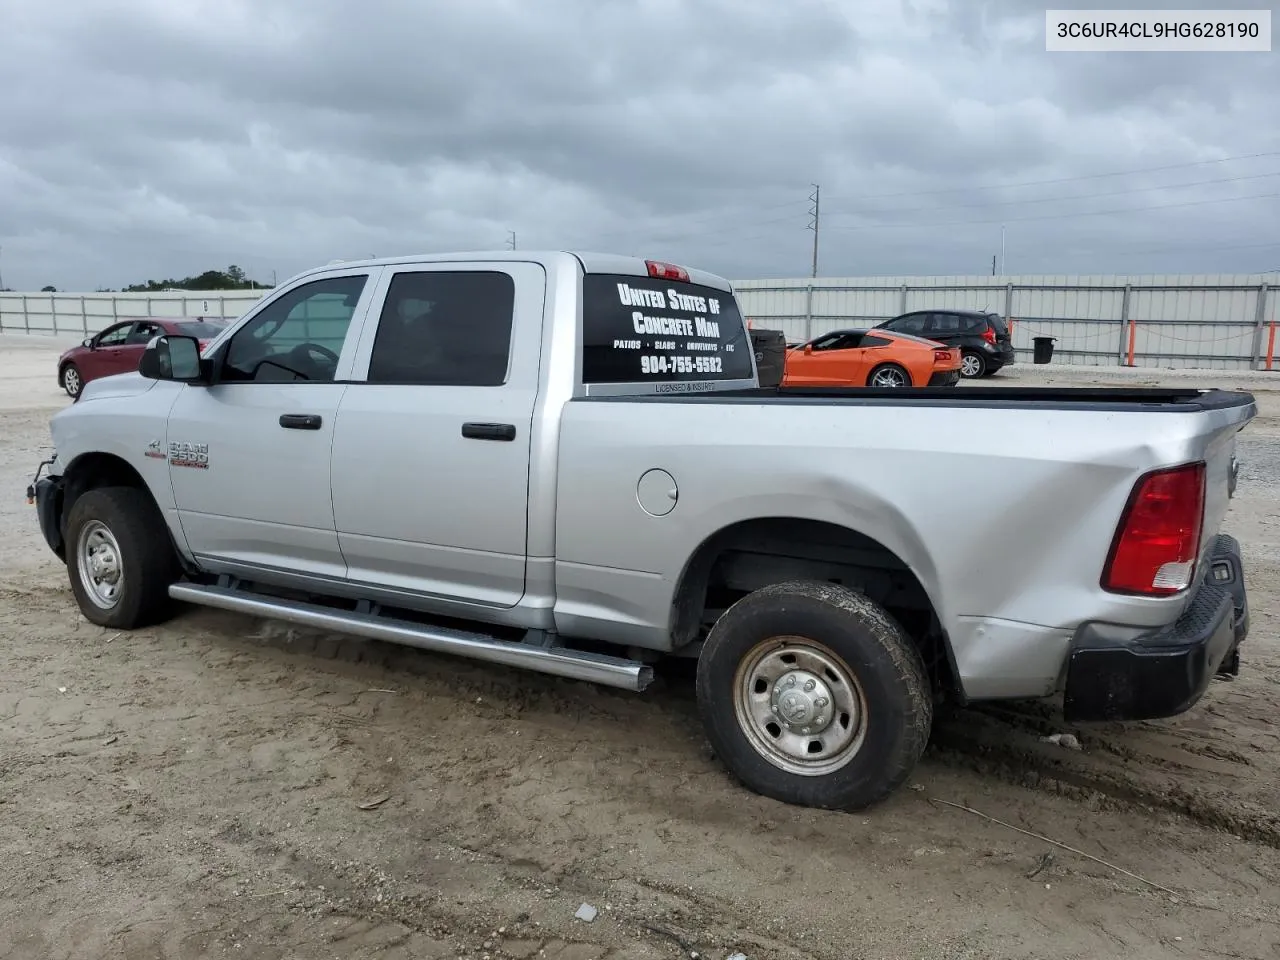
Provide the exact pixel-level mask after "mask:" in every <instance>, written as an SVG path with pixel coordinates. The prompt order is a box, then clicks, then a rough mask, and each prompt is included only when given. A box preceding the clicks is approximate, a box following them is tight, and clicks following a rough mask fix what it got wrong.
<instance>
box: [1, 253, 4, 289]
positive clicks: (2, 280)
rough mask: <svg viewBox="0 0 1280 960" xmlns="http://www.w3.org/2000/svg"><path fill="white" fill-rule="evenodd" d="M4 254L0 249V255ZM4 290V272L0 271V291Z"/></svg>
mask: <svg viewBox="0 0 1280 960" xmlns="http://www.w3.org/2000/svg"><path fill="white" fill-rule="evenodd" d="M3 253H4V247H0V254H3ZM3 289H4V270H0V290H3Z"/></svg>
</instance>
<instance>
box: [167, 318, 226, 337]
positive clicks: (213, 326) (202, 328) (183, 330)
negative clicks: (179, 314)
mask: <svg viewBox="0 0 1280 960" xmlns="http://www.w3.org/2000/svg"><path fill="white" fill-rule="evenodd" d="M226 328H227V325H226V324H225V323H218V322H217V321H216V320H199V321H192V322H190V323H180V324H178V325H177V330H178V333H180V334H181V335H182V336H184V337H195V338H196V339H197V340H212V339H213V338H214V337H216V336H217V335H218V334H220V333H221V332H222V331H223V330H225V329H226Z"/></svg>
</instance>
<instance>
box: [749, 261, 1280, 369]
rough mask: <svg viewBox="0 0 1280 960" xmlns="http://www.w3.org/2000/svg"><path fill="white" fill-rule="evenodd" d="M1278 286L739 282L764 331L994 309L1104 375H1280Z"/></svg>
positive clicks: (1082, 280)
mask: <svg viewBox="0 0 1280 960" xmlns="http://www.w3.org/2000/svg"><path fill="white" fill-rule="evenodd" d="M1278 281H1280V277H1277V276H1274V275H1272V276H1268V275H1261V274H1235V275H1229V274H1228V275H1211V276H1144V277H1123V276H1116V277H1107V276H1077V277H1066V276H1056V277H1055V276H1036V277H1030V276H1024V277H985V276H979V277H858V278H852V279H847V280H833V279H823V278H818V279H816V280H747V281H743V282H740V283H738V284H736V285H735V286H736V288H737V291H738V302H739V304H740V305H741V307H742V310H743V313H744V314H745V315H746V316H748V317H750V318H751V319H752V320H753V322H754V325H755V326H756V327H757V328H772V329H780V330H783V331H785V333H786V335H787V338H788V339H790V340H807V339H809V338H810V337H815V336H818V335H820V334H823V333H826V332H827V331H829V330H838V329H841V328H843V327H852V328H856V327H865V326H870V325H872V324H875V323H878V322H879V321H881V320H887V319H888V318H890V317H894V316H897V315H898V314H900V313H906V312H908V311H911V310H927V309H930V308H940V309H941V308H946V307H953V308H964V309H971V310H982V309H986V310H991V311H992V312H994V313H999V314H1001V315H1002V316H1004V317H1005V318H1006V319H1007V320H1008V321H1009V323H1010V326H1011V328H1012V330H1013V340H1014V347H1015V349H1016V350H1017V351H1018V352H1019V354H1020V355H1022V356H1027V357H1029V356H1030V354H1031V346H1032V338H1034V337H1053V338H1054V339H1055V340H1056V341H1057V342H1056V343H1055V345H1054V360H1055V362H1057V361H1061V362H1065V363H1074V364H1087V365H1098V366H1115V365H1121V364H1123V365H1131V366H1139V367H1145V366H1152V367H1155V366H1158V367H1200V368H1209V369H1219V370H1248V369H1262V368H1266V369H1276V370H1280V354H1276V355H1275V356H1274V359H1273V360H1272V362H1271V363H1270V364H1268V362H1267V358H1268V356H1270V355H1273V354H1275V351H1276V350H1277V349H1280V344H1277V343H1276V340H1277V339H1278V338H1277V336H1276V333H1275V325H1276V301H1277V291H1276V290H1275V289H1274V287H1275V286H1276V284H1277V282H1278Z"/></svg>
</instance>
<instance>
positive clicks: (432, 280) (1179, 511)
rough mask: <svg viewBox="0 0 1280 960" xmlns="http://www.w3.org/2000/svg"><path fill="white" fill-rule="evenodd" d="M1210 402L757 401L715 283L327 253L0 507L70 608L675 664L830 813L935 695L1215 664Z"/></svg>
mask: <svg viewBox="0 0 1280 960" xmlns="http://www.w3.org/2000/svg"><path fill="white" fill-rule="evenodd" d="M1255 412H1256V408H1255V405H1254V401H1253V398H1252V397H1251V396H1250V395H1249V394H1246V393H1235V392H1222V391H1202V390H1120V389H1114V390H1100V389H1034V388H1025V389H1019V388H1005V389H999V388H994V389H993V388H982V387H968V386H965V387H960V388H955V389H939V388H932V389H899V390H884V389H778V388H770V389H763V388H760V387H759V386H758V385H757V381H756V370H755V363H754V359H753V354H752V350H751V347H750V339H749V336H748V332H747V330H746V327H745V325H744V322H743V318H742V316H741V314H740V312H739V308H738V305H737V303H736V302H735V299H734V295H733V290H732V287H731V286H730V284H729V283H727V282H726V281H725V280H722V279H721V278H719V277H716V276H712V275H710V274H707V273H702V272H698V271H694V270H686V269H684V268H681V267H678V266H673V265H671V264H667V263H660V262H655V261H647V260H642V259H634V258H629V257H617V256H605V255H594V254H591V255H588V254H571V253H547V254H538V253H527V252H523V251H521V252H518V253H516V252H508V253H500V254H499V253H494V254H489V253H485V254H457V255H443V256H426V257H406V258H402V259H385V260H372V261H366V262H351V263H337V264H331V265H329V266H327V267H324V268H321V269H316V270H312V271H309V272H307V273H303V274H301V275H299V276H297V277H294V278H293V279H291V280H289V281H288V282H287V283H285V284H284V285H282V286H281V287H279V288H277V289H275V290H273V291H271V292H270V293H269V294H268V295H267V296H265V297H264V298H263V299H262V300H261V301H260V302H259V303H258V304H256V305H255V306H254V308H253V309H252V310H251V311H250V312H249V313H248V314H246V315H245V316H244V317H242V318H241V319H240V320H239V321H237V322H235V323H233V324H231V325H229V326H228V328H227V329H226V330H225V331H224V332H223V333H222V334H221V335H220V336H219V337H218V338H217V339H216V340H214V341H213V342H212V343H210V344H208V345H207V347H206V348H205V349H204V351H203V353H201V352H200V351H199V348H198V345H197V342H196V341H195V340H192V339H190V338H185V337H180V336H164V337H159V338H158V339H156V340H155V341H153V342H152V343H151V344H150V345H149V347H148V348H147V351H146V353H145V354H144V355H143V358H142V360H141V362H140V364H139V370H138V373H133V374H121V375H118V376H114V377H109V378H106V379H102V380H99V381H96V382H94V383H91V384H89V385H88V386H87V387H86V388H85V390H84V392H83V394H82V395H81V397H80V398H79V400H78V402H76V403H75V404H74V405H71V406H69V407H68V408H67V409H65V410H63V411H61V412H59V413H58V414H57V415H56V416H55V417H54V418H53V421H52V434H53V440H54V446H55V450H56V453H55V455H54V458H53V459H52V460H51V461H46V464H42V469H43V467H44V466H46V465H47V466H48V467H49V469H48V474H47V475H45V476H41V472H42V471H41V470H37V473H36V480H35V482H33V484H32V487H31V489H30V490H29V496H31V497H32V498H33V499H34V500H35V502H36V504H37V507H38V515H39V520H40V526H41V529H42V531H43V534H44V537H45V539H46V540H47V541H48V544H49V546H50V547H51V548H52V549H53V550H54V551H55V552H56V553H57V554H58V556H60V557H62V558H64V560H65V561H66V564H67V568H68V573H69V578H70V583H71V589H72V591H73V593H74V595H75V598H76V601H77V602H78V604H79V607H80V610H81V612H82V613H83V614H84V616H85V617H86V618H87V619H88V620H90V621H92V622H93V623H96V624H101V625H104V626H107V627H110V628H113V629H130V628H135V627H140V626H143V625H145V624H150V623H154V622H157V621H159V620H161V619H162V618H164V617H167V616H169V615H170V613H171V610H172V606H173V601H183V602H188V603H195V604H206V605H209V606H213V607H221V608H223V609H227V610H233V611H240V612H243V613H246V614H251V615H256V616H262V617H271V618H278V619H281V620H286V621H291V622H294V623H297V624H304V625H309V626H312V627H316V628H320V629H323V630H330V631H339V632H343V633H347V634H352V635H357V636H362V637H367V638H376V639H379V640H385V641H393V642H397V643H404V644H410V645H413V646H417V647H422V648H425V649H428V650H433V651H441V652H445V653H451V654H457V655H461V656H466V657H473V658H476V659H479V660H485V661H489V662H493V663H500V664H505V665H509V666H517V667H525V668H529V669H532V670H540V671H544V672H546V673H551V674H558V675H561V676H565V677H573V678H578V679H582V680H589V681H595V682H598V683H604V684H611V685H614V686H618V687H623V688H628V689H633V690H640V689H643V688H644V687H645V686H646V684H648V683H649V682H650V680H651V679H652V677H653V665H654V664H655V663H656V662H657V661H659V660H660V659H661V658H662V657H663V656H664V655H668V656H684V657H696V658H697V685H696V689H697V700H698V706H699V710H700V713H701V716H702V719H703V723H704V726H705V730H706V734H707V736H708V738H709V739H710V741H711V743H712V745H713V747H714V749H715V751H716V753H717V755H718V756H719V757H720V758H721V760H722V761H723V763H724V764H725V766H726V767H727V768H728V769H729V771H731V772H732V773H733V774H734V775H735V776H736V777H738V778H739V779H740V780H741V781H742V782H743V783H744V784H746V785H747V786H748V787H749V788H751V789H753V790H755V791H757V792H759V793H762V794H765V795H767V796H770V797H774V798H777V799H779V800H783V801H787V802H791V803H797V804H805V805H812V806H821V807H839V808H845V809H857V808H860V807H865V806H866V805H868V804H871V803H873V802H875V801H877V800H878V799H880V798H883V797H884V796H886V795H887V794H888V793H889V792H891V791H892V790H893V789H894V788H895V787H897V786H898V785H900V784H901V783H902V782H903V780H904V779H905V778H906V777H907V776H908V774H909V773H910V771H911V769H912V767H913V765H914V764H915V763H916V761H917V760H918V758H919V757H920V755H921V752H922V751H923V749H924V747H925V745H926V741H927V740H928V737H929V733H930V726H931V723H932V719H933V714H934V707H935V704H937V703H939V702H941V701H943V700H948V699H951V700H957V701H959V702H969V701H981V700H991V699H1000V698H1046V697H1053V696H1056V695H1061V696H1062V697H1063V702H1064V708H1065V712H1066V716H1067V718H1068V719H1070V720H1072V721H1083V720H1118V719H1119V720H1123V719H1138V718H1151V717H1160V716H1168V715H1172V714H1176V713H1178V712H1180V711H1183V710H1186V709H1187V708H1188V707H1190V706H1191V705H1192V704H1193V703H1194V702H1195V701H1196V700H1197V699H1198V698H1199V697H1200V696H1201V695H1202V694H1203V693H1204V691H1205V689H1206V687H1207V686H1208V684H1209V682H1210V680H1211V679H1212V678H1213V676H1214V675H1215V674H1218V673H1230V672H1234V671H1235V670H1237V669H1238V661H1239V656H1238V652H1237V648H1238V646H1239V644H1240V641H1241V640H1242V639H1243V638H1244V636H1245V634H1246V632H1247V630H1248V612H1247V610H1248V608H1247V604H1246V601H1245V593H1244V581H1243V573H1242V569H1241V563H1240V554H1239V550H1238V548H1237V546H1236V545H1235V543H1234V541H1232V540H1231V539H1230V538H1228V537H1223V536H1218V535H1217V533H1218V527H1219V524H1220V522H1221V521H1222V519H1223V516H1224V514H1225V513H1226V511H1227V506H1228V498H1229V497H1230V496H1231V494H1232V493H1233V491H1234V486H1235V477H1236V470H1237V465H1236V461H1235V457H1234V453H1233V452H1234V449H1235V436H1236V434H1237V432H1239V431H1240V430H1241V429H1242V428H1243V427H1244V426H1245V424H1246V423H1247V422H1248V421H1249V420H1250V419H1251V418H1252V417H1253V416H1254V414H1255Z"/></svg>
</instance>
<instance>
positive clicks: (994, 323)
mask: <svg viewBox="0 0 1280 960" xmlns="http://www.w3.org/2000/svg"><path fill="white" fill-rule="evenodd" d="M876 327H877V328H883V329H885V330H892V331H893V332H894V333H909V334H911V335H912V336H916V337H924V338H925V339H926V340H935V341H937V342H938V343H945V344H946V345H947V346H949V347H959V348H960V358H961V359H960V374H961V376H965V377H989V376H991V374H993V373H995V372H996V371H997V370H999V369H1000V368H1001V367H1005V366H1008V365H1009V364H1011V363H1013V338H1012V337H1011V336H1009V327H1008V325H1007V324H1005V322H1004V318H1003V317H1001V316H1000V315H999V314H998V313H988V312H987V311H984V310H914V311H912V312H911V313H904V314H903V315H902V316H900V317H894V318H893V319H892V320H886V321H884V323H878V324H876Z"/></svg>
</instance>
